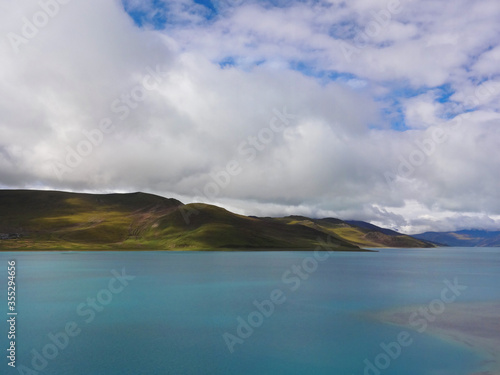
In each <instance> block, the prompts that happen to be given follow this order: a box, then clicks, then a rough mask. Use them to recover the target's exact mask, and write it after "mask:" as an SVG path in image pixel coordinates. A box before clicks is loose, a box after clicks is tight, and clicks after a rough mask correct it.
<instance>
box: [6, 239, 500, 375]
mask: <svg viewBox="0 0 500 375" xmlns="http://www.w3.org/2000/svg"><path fill="white" fill-rule="evenodd" d="M11 259H14V260H16V272H17V274H16V296H17V312H18V315H17V316H16V366H17V368H16V369H13V368H10V367H8V366H7V362H8V360H7V359H4V363H2V365H1V366H2V371H1V373H2V374H4V373H5V374H18V373H20V374H30V375H33V374H51V375H62V374H68V375H101V374H102V375H114V374H117V375H118V374H119V375H125V374H134V375H137V374H175V375H191V374H193V375H195V374H200V375H206V374H217V375H229V374H231V375H234V374H238V375H267V374H269V375H271V374H273V375H276V374H283V375H295V374H297V375H299V374H300V375H303V374H308V375H326V374H328V375H358V374H359V375H362V374H369V375H379V374H388V375H390V374H394V375H396V374H397V375H401V374H405V375H447V374H449V375H461V374H470V373H472V372H474V370H476V369H477V368H478V366H479V364H480V362H481V360H482V358H481V357H480V356H479V355H478V354H477V353H474V352H472V351H468V350H467V349H466V348H465V347H461V346H459V345H455V344H453V343H450V342H446V341H443V340H440V339H438V338H436V337H433V336H431V335H427V334H425V333H424V334H420V333H418V332H415V331H411V330H408V332H407V333H408V334H409V335H410V336H411V337H410V339H411V344H408V345H406V346H400V349H401V350H399V352H398V353H394V352H393V354H397V355H394V356H393V357H390V356H389V355H387V356H385V357H383V356H382V357H380V354H381V353H384V349H383V345H385V346H386V347H387V346H388V345H389V348H391V346H390V343H391V342H395V341H397V338H398V335H400V334H401V332H403V331H402V328H401V327H397V326H394V325H389V324H384V323H381V322H379V321H376V320H374V319H370V318H369V317H368V316H367V314H366V313H367V312H372V311H379V310H386V309H392V308H395V307H399V306H408V305H416V304H419V305H424V306H428V305H429V304H430V303H431V301H433V300H435V299H440V298H442V297H441V296H442V294H443V290H444V289H445V288H447V285H448V284H449V283H452V284H453V283H458V284H460V285H461V286H463V288H462V289H460V293H458V294H459V295H457V296H456V302H457V303H458V302H459V303H472V302H474V303H477V302H488V301H498V300H500V292H499V289H498V285H500V249H499V248H440V249H381V250H379V251H378V252H373V253H333V254H330V253H326V252H324V253H314V252H291V251H290V252H152V251H142V252H134V251H130V252H9V253H0V263H1V264H2V266H1V269H2V270H3V271H2V272H3V275H1V280H3V281H2V282H1V285H0V293H1V296H2V299H3V302H2V304H3V306H4V311H6V310H7V297H6V295H7V291H6V290H7V262H8V260H11ZM447 282H448V284H447ZM447 303H448V302H447ZM452 303H455V302H452ZM445 313H446V312H445ZM4 324H5V325H4V329H2V330H1V331H2V332H4V333H2V336H3V337H2V341H1V342H2V343H4V345H3V346H4V347H5V349H7V348H8V347H9V346H8V341H9V340H7V333H6V332H7V330H8V325H7V324H8V323H7V322H5V323H4ZM410 339H409V338H408V337H406V341H409V340H410ZM407 343H408V342H407ZM390 350H393V351H394V350H396V349H394V347H392V349H390ZM390 350H389V351H390ZM4 353H5V351H4ZM387 353H388V352H387ZM377 356H379V358H378V365H374V363H375V361H376V360H377ZM4 358H5V357H4ZM387 359H389V361H387ZM367 363H371V364H372V366H373V367H371V368H367V366H368V365H367ZM382 367H383V368H382ZM35 370H36V371H35Z"/></svg>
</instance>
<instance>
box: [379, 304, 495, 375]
mask: <svg viewBox="0 0 500 375" xmlns="http://www.w3.org/2000/svg"><path fill="white" fill-rule="evenodd" d="M421 307H422V306H420V305H417V306H408V307H402V308H395V309H392V310H387V311H381V312H375V313H371V314H369V315H370V317H372V318H374V319H376V320H379V321H381V322H384V323H387V324H392V325H397V326H400V327H405V328H408V329H411V330H412V331H417V332H420V333H423V334H428V335H432V336H434V337H437V338H439V339H441V340H444V341H447V342H450V343H453V344H458V345H460V346H461V347H464V348H466V349H468V350H470V351H472V352H474V353H476V354H477V355H478V356H479V357H480V358H481V361H480V362H479V366H480V368H479V369H478V370H476V371H474V372H472V373H471V374H470V375H500V301H498V302H477V303H474V302H470V303H456V304H451V305H448V306H446V310H445V311H444V312H443V313H442V314H441V315H437V316H436V317H435V320H433V321H430V320H428V321H427V325H426V326H425V329H424V330H422V329H421V330H417V329H416V324H415V321H412V320H411V318H410V317H411V315H412V314H414V313H415V312H416V311H417V310H418V309H419V308H421ZM412 322H413V324H412ZM421 328H423V327H421Z"/></svg>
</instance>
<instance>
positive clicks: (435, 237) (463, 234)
mask: <svg viewBox="0 0 500 375" xmlns="http://www.w3.org/2000/svg"><path fill="white" fill-rule="evenodd" d="M412 237H414V238H418V239H421V240H423V241H431V242H434V243H437V244H442V245H446V246H457V247H498V246H500V231H486V230H480V229H471V230H460V231H456V232H425V233H421V234H415V235H413V236H412Z"/></svg>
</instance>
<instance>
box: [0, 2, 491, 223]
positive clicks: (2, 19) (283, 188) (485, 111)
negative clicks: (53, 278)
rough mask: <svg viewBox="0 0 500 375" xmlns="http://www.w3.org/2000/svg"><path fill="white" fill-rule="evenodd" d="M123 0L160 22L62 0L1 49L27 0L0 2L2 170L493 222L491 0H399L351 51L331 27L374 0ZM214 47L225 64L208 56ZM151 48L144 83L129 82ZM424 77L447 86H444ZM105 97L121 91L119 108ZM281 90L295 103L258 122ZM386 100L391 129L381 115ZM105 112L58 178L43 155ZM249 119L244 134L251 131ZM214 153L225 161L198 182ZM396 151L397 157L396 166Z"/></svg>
mask: <svg viewBox="0 0 500 375" xmlns="http://www.w3.org/2000/svg"><path fill="white" fill-rule="evenodd" d="M127 4H128V9H131V8H134V9H135V10H138V11H141V12H144V14H146V18H145V22H147V20H151V19H154V17H159V18H160V19H161V18H162V17H163V16H164V15H165V14H167V15H168V16H169V17H170V18H168V19H169V20H171V22H172V23H171V24H169V25H167V27H165V29H163V30H155V28H154V27H152V26H151V25H149V26H148V25H146V26H145V27H144V28H138V27H137V26H136V25H135V24H134V22H133V21H132V19H131V18H130V17H129V16H128V15H127V14H126V13H125V12H124V10H123V7H122V6H121V4H120V3H119V2H100V1H97V0H93V1H85V2H75V1H74V2H70V3H68V4H67V5H64V6H62V5H61V7H60V9H59V12H58V14H57V15H56V16H54V17H52V18H50V20H49V22H48V23H47V25H46V26H44V27H43V28H40V30H39V32H38V34H37V35H36V36H35V37H33V38H31V39H29V40H28V42H27V43H23V44H22V45H19V53H17V54H16V53H15V50H14V49H13V48H12V45H11V43H10V42H9V39H8V38H7V37H5V36H6V35H7V34H8V33H10V32H15V33H18V34H19V33H21V32H22V27H23V22H24V21H23V17H28V19H31V18H32V17H33V15H34V14H35V12H37V11H39V5H38V3H37V2H36V1H30V2H23V3H22V4H21V3H16V4H12V5H10V6H9V7H8V10H7V11H6V12H3V13H2V14H1V15H0V24H1V25H2V29H1V33H2V35H3V36H4V38H3V39H2V42H1V44H0V53H1V55H2V59H1V60H0V83H1V84H0V94H1V96H2V98H3V100H2V102H1V103H0V113H1V114H2V116H1V118H0V132H1V134H2V137H1V138H0V176H1V177H0V184H1V185H2V186H8V187H19V188H21V187H37V188H39V187H51V188H59V189H72V190H79V191H81V190H85V191H112V190H119V191H129V190H133V191H136V190H143V191H150V192H155V193H159V194H163V195H167V196H174V197H180V198H181V199H183V200H185V201H190V200H198V199H202V200H204V201H210V202H214V203H221V204H224V205H225V206H226V207H228V208H234V209H235V210H236V211H238V212H243V213H246V214H263V215H282V214H305V215H311V216H339V217H342V218H344V219H349V218H352V219H364V220H371V221H374V222H376V223H378V224H382V225H387V226H391V227H397V228H400V229H402V230H405V231H410V232H414V231H415V230H417V229H418V230H420V229H422V230H424V229H425V230H427V229H431V228H432V227H439V228H451V227H453V226H457V227H459V226H464V225H471V226H472V225H473V224H474V223H477V225H479V226H487V227H488V228H490V227H493V226H494V225H496V223H498V221H495V220H497V216H496V215H500V203H499V202H498V199H497V195H498V194H497V190H498V189H497V187H498V186H499V185H500V180H499V177H498V174H497V173H495V171H497V170H498V167H499V166H500V165H499V164H500V156H498V152H497V150H498V149H499V146H500V144H499V142H500V134H499V130H498V129H499V127H498V124H499V122H500V119H499V115H498V112H499V109H500V108H499V107H498V98H499V96H500V84H499V83H497V82H496V81H495V80H496V79H498V75H499V73H500V71H499V68H498V67H497V65H498V64H496V62H497V60H498V58H497V57H498V51H499V47H498V43H499V42H498V41H499V38H498V36H499V26H498V22H497V20H498V16H499V15H500V6H499V5H498V3H497V2H496V1H484V2H481V4H473V5H471V3H470V2H467V1H465V0H463V1H458V2H456V4H454V7H453V9H451V8H450V7H449V4H447V2H445V1H423V2H418V3H417V2H403V1H401V12H397V13H392V14H391V17H390V20H389V21H388V22H387V25H383V26H381V27H380V31H379V32H376V33H374V34H375V35H373V36H372V37H371V38H369V39H368V40H367V46H366V47H364V48H360V49H359V50H357V51H356V53H354V54H353V55H352V59H351V61H348V60H347V59H346V58H345V56H344V54H343V53H342V50H341V48H340V43H341V42H348V43H351V45H353V46H356V44H355V41H354V38H355V37H356V36H357V35H360V33H362V32H364V31H366V26H367V24H368V23H369V22H374V20H375V21H377V19H378V18H377V16H374V13H373V12H375V14H379V15H380V14H382V13H380V12H381V11H384V10H387V9H388V8H387V6H388V2H386V1H380V2H373V1H355V2H348V3H346V4H340V3H331V4H333V5H328V4H327V3H314V4H312V3H296V4H294V3H290V4H289V5H287V6H285V7H282V8H277V7H272V6H263V5H261V4H259V3H246V2H241V5H239V4H240V3H239V2H237V3H235V5H236V6H225V7H222V6H221V8H220V9H224V10H223V11H221V13H220V14H219V15H215V16H214V17H213V18H211V19H206V18H205V16H206V15H207V14H208V13H207V12H208V11H207V10H206V9H205V8H203V7H202V6H201V5H196V4H194V3H192V2H190V1H188V0H182V1H176V2H171V3H170V4H169V6H168V7H167V8H166V9H163V10H162V9H158V8H155V7H151V6H150V5H151V4H150V3H148V2H131V1H129V2H127ZM226 5H228V4H226ZM384 14H386V13H384ZM378 22H383V21H378ZM228 58H231V59H232V60H231V59H229V60H227V61H233V62H234V64H229V65H228V66H225V67H221V66H220V65H219V62H221V61H222V60H223V59H228ZM300 63H302V65H300ZM159 64H161V71H164V72H165V75H161V74H160V73H159V74H160V75H161V77H160V82H159V84H158V86H157V87H155V88H154V89H152V90H145V89H143V90H142V91H143V92H142V93H143V94H144V96H141V97H140V100H139V101H138V100H135V101H134V100H132V99H130V95H132V94H133V93H134V89H137V88H138V87H139V88H141V87H143V86H142V85H143V78H144V77H145V75H147V74H150V73H149V70H148V69H149V68H152V69H153V70H154V69H156V66H157V65H159ZM290 67H298V68H296V71H294V70H292V69H291V68H290ZM322 72H323V73H322ZM328 74H333V75H332V77H335V75H336V76H338V79H337V81H336V82H334V81H332V80H331V79H330V78H328V77H327V76H328ZM308 75H311V76H308ZM314 76H316V77H314ZM441 85H446V86H447V87H449V88H450V90H454V91H455V92H454V93H453V94H452V95H451V96H450V98H449V100H442V99H440V89H439V88H438V87H437V86H441ZM408 92H418V94H408ZM135 93H136V94H137V93H139V91H135ZM117 101H118V104H121V105H123V104H124V103H126V102H127V101H128V102H127V103H130V104H127V112H126V116H123V117H124V118H123V119H120V113H121V114H123V115H124V114H125V112H123V111H122V112H119V111H118V110H117V106H116V103H117ZM443 101H444V102H443ZM113 103H115V105H113ZM395 103H396V104H395ZM284 108H286V111H288V113H290V114H293V115H294V116H296V117H295V118H294V119H293V120H290V121H289V123H287V124H286V126H285V127H284V128H285V129H282V130H279V131H276V130H269V129H271V122H272V121H273V118H275V117H276V113H275V111H274V110H275V109H277V110H280V111H283V109H284ZM398 110H400V111H401V116H403V120H404V126H403V130H404V131H400V130H398V131H396V130H392V129H391V127H390V124H387V123H384V119H386V118H391V117H394V115H398V113H397V112H396V111H398ZM471 110H472V112H470V113H465V114H464V112H466V111H471ZM385 111H388V112H389V114H384V112H385ZM456 115H458V116H457V117H454V116H456ZM107 118H109V119H111V120H112V122H113V125H114V126H115V127H114V129H113V130H112V131H111V132H110V133H108V134H103V136H102V140H101V141H100V142H98V143H99V144H98V145H93V146H92V151H91V152H90V153H89V155H88V156H85V157H82V158H81V162H79V163H77V164H78V165H77V166H76V167H75V168H70V169H71V171H69V172H67V173H63V175H62V179H59V178H58V176H57V175H56V174H55V173H54V170H53V165H54V164H53V163H54V161H60V162H62V163H65V162H66V159H67V158H68V155H69V154H68V153H69V152H74V151H75V150H78V147H79V145H80V146H81V144H82V142H88V139H87V137H86V136H85V135H84V133H83V131H85V132H91V131H95V130H96V129H99V126H100V123H101V121H102V120H103V119H107ZM459 120H460V123H459ZM457 124H458V125H457ZM265 129H267V130H265ZM436 129H439V130H441V131H442V132H443V134H444V138H443V139H444V140H443V141H442V142H441V141H440V142H436V141H435V140H434V138H433V137H434V134H436V133H435V131H436ZM249 137H257V139H259V137H261V140H259V143H258V146H252V145H251V142H252V141H251V139H252V138H249ZM266 137H267V138H266ZM262 139H264V141H265V142H264V141H263V140H262ZM266 142H267V143H266ZM433 142H434V143H433ZM242 144H243V146H242ZM68 147H69V148H68ZM69 150H73V151H69ZM245 150H246V151H245ZM252 150H253V151H252ZM253 154H254V155H255V157H254V158H252V161H248V159H249V156H250V155H253ZM422 155H423V156H422ZM419 157H420V159H419ZM230 161H236V162H237V163H238V166H239V167H240V169H241V172H240V173H237V175H235V176H232V178H231V181H230V183H228V184H227V186H224V187H219V189H218V192H217V194H212V196H210V197H208V198H207V197H206V196H203V191H204V189H205V188H206V187H207V186H208V185H209V184H210V183H212V184H213V182H214V177H213V176H214V175H215V174H217V173H221V171H223V170H226V169H227V168H228V163H229V162H230ZM404 163H407V164H408V163H410V164H409V166H410V168H411V169H412V170H411V172H409V173H401V171H403V172H405V168H404ZM417 164H418V165H417ZM406 169H408V168H406ZM388 173H389V174H392V175H393V176H395V177H396V179H395V181H394V182H393V183H388V181H387V174H388ZM209 190H210V189H209ZM200 192H201V193H200ZM465 218H467V220H466V219H465ZM490 219H491V220H493V221H491V220H490ZM474 220H476V221H474ZM492 223H493V224H492Z"/></svg>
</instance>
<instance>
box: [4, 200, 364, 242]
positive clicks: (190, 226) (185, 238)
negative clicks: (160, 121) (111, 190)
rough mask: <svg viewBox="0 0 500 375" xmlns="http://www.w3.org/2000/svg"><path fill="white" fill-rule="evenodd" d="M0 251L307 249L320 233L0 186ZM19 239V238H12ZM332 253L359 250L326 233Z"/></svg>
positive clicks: (212, 213)
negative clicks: (329, 237)
mask: <svg viewBox="0 0 500 375" xmlns="http://www.w3.org/2000/svg"><path fill="white" fill-rule="evenodd" d="M0 233H2V234H3V235H4V236H9V237H11V239H4V240H0V249H4V250H6V249H88V250H99V249H124V250H126V249H165V250H195V249H252V248H255V249H257V248H259V249H262V248H270V249H281V248H297V249H299V248H301V249H312V248H315V247H316V246H317V245H318V243H319V242H318V241H321V240H323V241H325V240H326V238H327V237H328V236H327V235H326V234H325V233H323V232H321V231H318V230H315V229H312V228H309V227H307V226H301V225H293V226H291V225H287V224H285V223H282V222H280V221H278V220H267V219H259V218H251V217H246V216H241V215H236V214H234V213H231V212H229V211H227V210H224V209H222V208H219V207H216V206H211V205H205V204H188V205H184V204H182V203H181V202H179V201H177V200H175V199H166V198H162V197H159V196H155V195H151V194H144V193H132V194H79V193H64V192H54V191H29V190H3V191H0ZM17 236H19V237H20V238H16V237H17ZM332 242H333V243H334V244H335V245H336V246H338V247H337V248H336V250H360V249H359V248H358V247H357V246H356V245H353V244H351V243H349V242H346V241H343V240H341V239H339V238H334V239H333V240H332Z"/></svg>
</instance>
